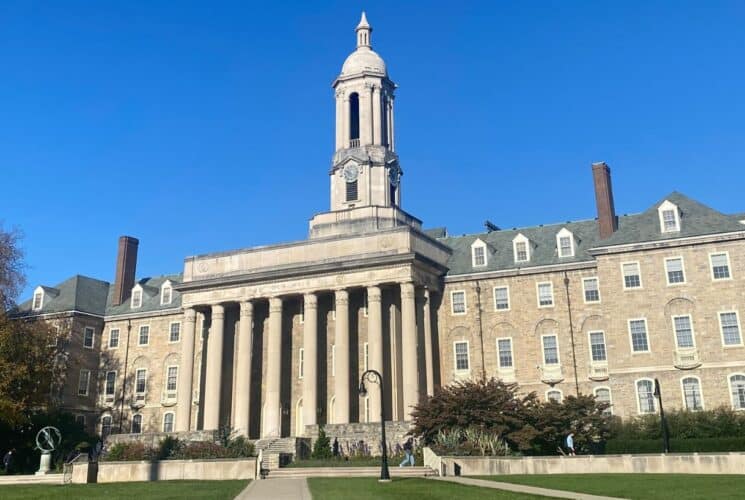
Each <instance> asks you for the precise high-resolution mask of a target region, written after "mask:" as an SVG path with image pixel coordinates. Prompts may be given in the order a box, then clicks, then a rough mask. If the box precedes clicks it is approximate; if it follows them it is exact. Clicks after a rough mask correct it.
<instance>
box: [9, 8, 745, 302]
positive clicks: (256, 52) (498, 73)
mask: <svg viewBox="0 0 745 500" xmlns="http://www.w3.org/2000/svg"><path fill="white" fill-rule="evenodd" d="M363 8H364V9H366V10H367V13H368V19H369V21H370V23H371V24H372V26H373V28H374V32H373V36H372V41H373V47H374V49H375V50H376V51H378V52H379V53H380V54H381V55H382V56H383V57H384V59H385V60H386V62H387V65H388V68H389V73H390V76H391V78H392V79H393V80H394V81H396V82H397V83H398V85H399V87H400V88H399V90H398V93H397V100H396V135H397V142H396V144H397V148H398V153H399V154H400V157H401V163H402V166H403V168H404V171H405V176H404V178H403V183H402V186H403V207H404V208H405V209H406V210H407V211H409V212H410V213H412V214H414V215H416V216H418V217H419V218H421V219H422V220H423V221H424V223H425V226H427V227H434V226H442V225H444V226H447V227H448V229H449V231H450V232H451V233H452V234H460V233H473V232H479V231H481V229H482V227H483V226H482V224H483V221H484V220H485V219H490V220H492V221H493V222H494V223H496V224H497V225H500V226H502V227H513V226H524V225H533V224H540V223H550V222H557V221H563V220H576V219H586V218H591V217H594V216H595V206H594V197H593V192H592V182H591V174H590V164H591V163H592V162H593V161H598V160H604V161H606V162H608V163H609V164H610V165H611V168H612V169H613V176H614V177H613V182H614V189H615V196H616V208H617V211H618V212H619V213H632V212H638V211H641V210H643V209H645V208H646V207H648V206H649V205H651V204H653V203H654V202H656V201H658V200H659V199H660V198H662V197H664V196H665V195H666V194H667V193H668V192H670V191H673V190H678V191H681V192H683V193H686V194H688V195H689V196H692V197H694V198H696V199H699V200H700V201H702V202H704V203H706V204H709V205H711V206H713V207H714V208H717V209H719V210H721V211H723V212H728V213H731V212H740V211H745V202H743V201H742V191H743V180H744V178H745V177H744V176H743V173H742V172H743V169H744V168H745V120H743V117H744V116H745V95H744V93H745V64H743V57H744V56H743V54H745V29H743V26H745V3H743V2H742V1H733V2H672V1H670V2H656V1H651V2H650V1H644V2H631V1H629V2H569V1H563V2H518V1H515V2H456V3H454V2H401V1H377V2H374V3H370V2H368V3H365V2H352V1H337V2H313V3H311V2H283V3H280V2H256V3H250V2H218V1H213V2H155V1H147V2H145V1H129V2H93V1H85V2H84V1H73V0H71V1H67V2H41V1H36V2H32V1H25V0H21V1H14V0H5V1H4V2H2V3H0V22H1V24H2V29H1V30H0V58H1V59H0V60H2V62H3V70H2V78H0V103H2V104H1V105H0V171H1V172H2V182H3V185H4V189H3V190H2V193H3V195H2V199H0V220H3V221H4V225H5V227H9V226H18V227H19V228H21V229H22V230H23V232H24V233H25V238H24V241H23V246H24V249H25V251H26V258H27V264H28V266H29V267H28V279H29V285H28V287H27V289H26V291H25V296H28V295H29V293H30V290H31V289H32V288H33V287H34V286H36V285H37V284H39V283H44V284H48V285H54V284H55V283H58V282H59V281H62V280H63V279H65V278H67V277H69V276H71V275H73V274H76V273H79V274H86V275H89V276H93V277H97V278H101V279H106V280H111V279H112V278H113V274H114V262H115V254H116V242H117V237H118V236H119V235H121V234H130V235H133V236H136V237H138V238H140V253H139V263H138V264H139V265H138V275H139V276H140V277H143V276H148V275H156V274H164V273H172V272H179V271H180V270H181V269H182V265H183V258H184V257H185V256H187V255H194V254H198V253H205V252H211V251H220V250H229V249H234V248H241V247H249V246H253V245H260V244H270V243H276V242H280V241H287V240H298V239H303V238H304V237H305V236H306V233H307V222H308V219H309V217H311V216H312V214H314V213H316V212H321V211H324V210H327V209H328V205H329V193H328V178H327V173H328V168H329V164H330V158H331V154H332V149H333V137H334V131H333V126H334V124H333V119H334V107H333V98H332V90H331V88H330V84H331V82H332V81H333V79H334V77H335V76H336V75H337V74H338V72H339V70H340V68H341V64H342V62H343V61H344V58H345V57H346V56H347V55H348V54H349V53H350V52H351V51H352V50H353V49H354V44H355V37H354V27H355V25H356V24H357V21H358V20H359V15H360V11H361V10H362V9H363Z"/></svg>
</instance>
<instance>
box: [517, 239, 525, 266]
mask: <svg viewBox="0 0 745 500" xmlns="http://www.w3.org/2000/svg"><path fill="white" fill-rule="evenodd" d="M527 260H528V244H527V243H526V242H524V241H517V242H515V261H516V262H526V261H527Z"/></svg>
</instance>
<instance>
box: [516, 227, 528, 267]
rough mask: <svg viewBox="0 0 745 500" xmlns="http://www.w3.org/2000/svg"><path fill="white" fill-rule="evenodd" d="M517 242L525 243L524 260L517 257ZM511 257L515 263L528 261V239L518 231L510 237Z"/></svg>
mask: <svg viewBox="0 0 745 500" xmlns="http://www.w3.org/2000/svg"><path fill="white" fill-rule="evenodd" d="M518 243H525V255H526V257H527V258H526V259H525V260H520V259H518V258H517V244H518ZM512 257H513V259H514V261H515V263H516V264H520V263H523V262H530V240H529V239H528V238H527V237H526V236H525V235H524V234H523V233H519V234H518V235H517V236H515V237H514V238H513V239H512Z"/></svg>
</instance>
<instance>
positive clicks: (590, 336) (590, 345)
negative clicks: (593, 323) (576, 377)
mask: <svg viewBox="0 0 745 500" xmlns="http://www.w3.org/2000/svg"><path fill="white" fill-rule="evenodd" d="M593 333H599V334H601V335H602V336H603V352H604V353H605V359H600V360H596V359H593V355H592V334H593ZM587 343H588V347H589V348H590V363H592V364H596V365H597V364H602V363H607V362H608V342H607V339H606V337H605V331H604V330H592V331H589V332H587Z"/></svg>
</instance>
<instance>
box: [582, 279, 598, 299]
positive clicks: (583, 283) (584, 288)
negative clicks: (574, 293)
mask: <svg viewBox="0 0 745 500" xmlns="http://www.w3.org/2000/svg"><path fill="white" fill-rule="evenodd" d="M588 281H595V283H597V287H598V300H587V285H586V284H585V283H586V282H588ZM582 300H583V301H584V303H585V304H600V303H601V302H602V295H600V278H598V277H597V276H588V277H587V278H582Z"/></svg>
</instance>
